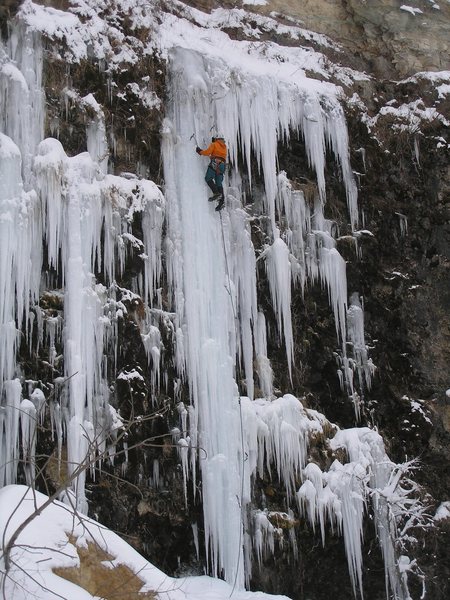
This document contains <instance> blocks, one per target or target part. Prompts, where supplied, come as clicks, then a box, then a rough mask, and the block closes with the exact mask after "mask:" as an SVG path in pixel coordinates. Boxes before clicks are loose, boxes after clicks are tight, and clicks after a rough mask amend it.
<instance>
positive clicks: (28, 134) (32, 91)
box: [0, 25, 44, 486]
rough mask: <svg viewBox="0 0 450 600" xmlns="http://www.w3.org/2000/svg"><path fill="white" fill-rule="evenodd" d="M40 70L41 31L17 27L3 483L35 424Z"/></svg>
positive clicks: (8, 175) (4, 230)
mask: <svg viewBox="0 0 450 600" xmlns="http://www.w3.org/2000/svg"><path fill="white" fill-rule="evenodd" d="M41 75H42V48H41V41H40V36H39V34H37V33H29V32H27V31H26V30H25V29H24V28H22V27H21V26H20V25H19V26H15V27H13V28H12V31H11V35H10V38H9V40H8V43H7V45H4V44H3V43H2V42H1V41H0V456H1V457H2V461H1V465H0V486H1V485H5V484H8V483H12V482H13V481H14V480H15V477H16V469H17V460H18V435H19V420H20V419H19V415H20V414H22V415H23V422H22V430H23V431H25V430H27V431H31V429H33V427H32V421H33V416H32V414H31V412H30V411H23V412H22V413H21V409H20V406H21V390H20V382H19V380H18V379H13V378H14V377H16V375H17V372H16V352H17V349H18V344H19V341H20V337H19V336H20V330H21V329H22V326H24V332H25V333H26V331H27V328H28V320H29V306H30V302H31V303H34V302H35V301H36V299H37V297H38V294H39V283H40V272H41V263H42V235H41V224H40V210H39V202H38V199H37V195H36V193H35V192H34V190H32V189H31V164H32V158H33V155H34V151H35V149H36V146H37V144H38V143H39V141H40V140H41V139H42V136H43V115H44V102H43V98H44V97H43V91H42V88H41ZM26 423H28V424H29V425H30V426H29V427H28V429H27V425H26ZM34 423H35V419H34ZM32 437H33V436H31V437H30V440H29V441H30V443H29V444H28V447H27V452H28V454H30V453H31V452H32V451H33V441H32Z"/></svg>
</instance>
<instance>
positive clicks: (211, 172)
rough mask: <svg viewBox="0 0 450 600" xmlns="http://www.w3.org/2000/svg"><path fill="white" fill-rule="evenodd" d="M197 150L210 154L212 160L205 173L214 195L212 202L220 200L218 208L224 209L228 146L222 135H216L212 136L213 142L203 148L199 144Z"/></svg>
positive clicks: (206, 154) (205, 154) (201, 153)
mask: <svg viewBox="0 0 450 600" xmlns="http://www.w3.org/2000/svg"><path fill="white" fill-rule="evenodd" d="M195 151H196V152H197V154H200V155H202V156H210V157H211V161H210V163H209V165H208V168H207V170H206V175H205V181H206V183H207V184H208V186H209V187H210V188H211V190H212V193H213V195H212V196H211V198H209V201H210V202H213V201H214V200H218V201H219V202H218V204H217V206H216V210H222V208H223V207H224V205H225V196H224V193H223V185H222V184H223V176H224V173H225V162H226V160H227V146H226V144H225V141H224V139H223V136H222V135H216V136H215V137H213V138H212V142H211V144H210V145H209V146H208V147H207V148H206V150H202V149H201V148H199V147H198V146H197V147H196V149H195Z"/></svg>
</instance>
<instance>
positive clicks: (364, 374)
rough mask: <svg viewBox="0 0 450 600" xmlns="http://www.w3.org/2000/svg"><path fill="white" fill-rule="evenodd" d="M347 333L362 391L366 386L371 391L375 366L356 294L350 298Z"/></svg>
mask: <svg viewBox="0 0 450 600" xmlns="http://www.w3.org/2000/svg"><path fill="white" fill-rule="evenodd" d="M347 331H348V339H349V342H350V344H351V351H352V354H353V358H354V361H355V366H356V369H357V372H358V378H359V387H360V390H361V391H362V390H363V388H364V385H365V386H366V387H367V389H368V390H370V387H371V383H372V375H373V372H374V365H373V363H372V361H371V360H370V359H369V357H368V352H367V346H366V342H365V339H364V312H363V309H362V306H361V302H360V300H359V297H358V294H356V293H354V294H352V295H351V296H350V306H349V308H348V311H347Z"/></svg>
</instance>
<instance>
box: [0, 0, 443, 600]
mask: <svg viewBox="0 0 450 600" xmlns="http://www.w3.org/2000/svg"><path fill="white" fill-rule="evenodd" d="M252 19H253V21H252ZM233 31H234V32H235V31H240V32H241V34H240V35H236V34H234V35H232V32H233ZM255 31H263V32H265V34H266V35H267V36H269V39H267V40H265V41H258V40H257V39H256V38H255ZM270 37H273V38H274V40H276V41H271V40H270ZM239 38H240V39H239ZM281 38H282V39H283V40H284V41H286V39H287V40H288V42H287V43H286V44H281V43H278V42H279V41H280V39H281ZM305 40H308V41H309V42H310V43H311V44H312V46H305V45H304V44H305ZM325 50H326V52H328V53H338V52H339V51H340V50H339V47H338V46H337V45H334V44H333V42H332V41H331V40H330V39H328V38H326V37H325V36H323V35H319V34H314V33H312V32H308V31H307V30H305V29H303V28H302V27H300V26H299V24H298V23H295V24H291V25H286V24H283V23H281V22H280V20H279V19H277V18H276V16H275V15H270V16H262V15H258V16H256V15H255V14H254V13H251V12H250V13H249V12H246V11H245V10H244V9H243V8H239V9H238V8H236V7H235V8H233V9H225V8H224V9H217V10H215V11H213V12H212V13H208V14H207V13H203V12H201V11H199V10H197V9H194V8H191V7H189V6H188V5H185V4H182V3H179V2H171V3H167V4H165V3H163V4H161V3H152V2H150V3H148V4H146V5H143V4H142V3H140V2H138V1H137V0H136V1H133V0H121V1H119V0H118V1H117V2H114V3H107V4H102V3H98V2H94V1H93V0H92V1H91V0H89V1H87V0H77V1H71V2H70V3H69V6H59V5H58V7H53V6H41V5H38V4H34V3H32V2H30V1H28V0H27V1H25V2H24V3H23V4H22V6H21V7H20V9H19V11H18V13H17V15H16V17H15V20H14V21H13V22H11V29H10V31H9V35H8V39H7V40H6V41H5V42H4V44H3V45H2V47H1V48H0V107H1V109H2V110H1V121H0V125H1V134H0V155H1V159H2V160H1V164H0V170H1V175H2V177H1V184H0V185H1V187H0V210H1V220H0V227H1V241H0V244H1V265H0V283H1V285H0V293H1V298H0V300H1V302H0V306H1V328H2V334H3V335H2V338H1V353H0V376H1V381H0V385H1V389H0V391H1V394H2V396H1V397H2V407H1V408H2V410H1V413H0V417H1V422H0V450H1V456H2V462H1V464H0V484H1V485H8V484H13V483H16V482H17V481H19V482H22V481H26V483H28V484H30V485H35V484H36V483H37V484H38V485H39V486H41V485H43V481H44V480H45V479H48V480H49V481H50V485H51V486H53V488H54V489H56V490H57V492H58V495H59V497H60V498H61V499H63V500H64V501H65V502H67V503H72V504H73V505H74V506H75V507H76V510H77V511H79V512H80V513H87V512H88V511H89V510H91V512H92V511H94V512H95V511H96V508H95V501H91V502H90V501H89V495H90V494H91V493H92V490H91V489H90V487H89V486H90V483H92V484H94V485H95V482H96V481H99V482H100V483H101V482H102V481H103V476H102V470H104V471H105V473H108V472H110V473H111V474H112V475H114V474H115V476H118V475H120V478H121V479H123V480H124V481H129V483H131V484H132V485H133V486H137V488H136V489H139V490H140V492H139V493H140V494H141V496H142V498H143V499H144V498H147V496H148V494H149V493H151V494H155V495H158V493H161V494H163V493H165V492H167V488H168V487H170V485H171V484H170V483H169V481H170V478H172V479H173V481H174V483H173V485H174V486H175V485H178V486H179V487H180V489H182V491H183V496H184V500H183V501H184V504H185V507H184V510H185V513H186V515H188V516H189V515H190V514H191V515H192V517H190V518H191V519H192V542H191V543H192V544H193V545H194V546H195V548H196V553H197V559H198V560H199V563H200V564H201V565H203V567H202V568H204V569H205V571H206V572H207V573H208V574H211V575H213V576H215V577H221V578H224V579H225V580H226V581H227V582H228V583H229V584H230V585H231V586H232V590H233V591H234V590H242V589H244V588H245V587H246V586H247V587H248V586H249V585H251V581H252V575H253V574H254V572H255V569H256V568H257V566H258V565H260V564H261V563H262V562H263V561H264V560H265V559H266V558H267V557H268V556H273V557H274V559H275V560H276V557H277V555H278V553H281V552H282V548H283V545H284V546H286V545H287V546H288V547H289V551H288V552H289V554H290V556H291V557H292V561H294V562H293V566H292V569H293V571H294V572H295V569H296V568H297V567H296V566H295V564H296V563H295V561H296V560H297V559H298V552H299V551H298V540H297V534H296V532H295V529H296V527H297V526H298V523H299V521H301V522H303V523H305V525H306V524H308V527H310V528H311V529H312V531H313V532H314V531H315V528H316V527H317V528H318V530H319V531H320V540H321V543H322V545H326V543H327V539H328V536H329V534H328V532H327V530H328V529H330V530H331V535H332V536H339V537H342V539H343V546H344V548H345V556H346V560H347V564H348V570H349V574H350V581H351V587H352V589H353V592H354V593H355V594H359V593H361V594H362V591H363V587H364V583H363V570H364V550H363V537H364V535H363V533H364V520H365V518H366V515H367V514H370V515H371V517H372V518H373V521H374V524H375V529H374V532H373V533H372V536H374V537H375V536H376V537H377V539H378V542H379V545H380V548H381V552H382V556H383V561H384V570H385V581H386V593H387V594H388V596H389V594H390V595H392V597H394V598H398V599H403V598H404V599H406V598H409V597H410V590H409V587H408V573H415V574H416V576H417V575H418V576H419V579H420V580H421V581H422V580H423V576H422V574H421V571H420V569H418V568H417V565H416V563H415V560H414V556H412V555H410V556H408V552H409V550H410V549H411V548H412V546H413V544H412V541H413V540H412V539H408V538H409V537H411V536H409V531H410V529H411V528H413V527H426V526H427V522H426V518H425V517H424V509H423V506H422V504H421V500H420V498H419V494H418V487H417V485H416V484H414V483H413V482H412V481H411V480H409V479H408V477H407V466H403V465H401V464H395V463H394V462H393V461H391V460H390V459H389V458H388V456H387V454H386V450H385V444H384V441H383V438H382V436H381V435H380V434H379V433H378V432H377V431H376V429H375V427H374V424H376V422H377V416H376V407H374V406H370V405H369V404H366V403H365V397H366V395H367V394H369V393H370V389H371V385H372V380H373V376H374V373H375V369H376V367H375V365H374V363H373V360H372V358H371V353H370V348H369V346H368V344H367V343H366V334H365V330H364V298H363V293H362V290H359V289H357V288H356V289H355V288H354V287H352V289H348V285H347V262H348V260H349V256H351V257H352V258H351V260H353V261H354V262H355V264H358V260H359V259H361V257H362V250H361V245H362V244H363V242H364V240H367V239H370V238H373V233H372V232H371V231H370V230H368V229H367V228H366V227H365V219H366V216H365V212H364V211H363V210H361V207H359V206H358V191H357V182H358V179H357V178H359V177H360V176H361V173H359V172H356V173H355V169H354V167H352V165H351V161H350V148H349V137H348V131H347V123H346V118H345V115H344V107H348V106H355V107H356V106H359V105H360V104H361V103H362V100H361V99H358V98H357V97H356V96H355V95H353V96H350V95H347V96H345V93H344V90H343V87H342V86H345V88H346V89H352V86H353V87H354V88H355V89H356V88H357V87H358V86H363V87H364V86H365V85H367V82H368V81H369V77H368V76H367V75H366V74H364V73H362V72H359V71H355V70H353V69H351V68H349V67H346V66H342V65H340V64H338V62H337V61H336V62H332V61H331V60H330V58H329V57H327V56H326V54H325V53H324V52H325ZM64 62H65V63H66V65H67V69H66V71H65V72H64V69H63V68H62V67H61V66H62V65H63V64H64ZM58 75H59V76H60V77H62V80H59V79H58ZM442 77H444V75H442ZM43 81H44V82H45V83H43ZM344 99H345V103H346V104H344ZM393 110H394V109H393ZM386 114H387V111H385V112H384V113H382V112H381V111H380V114H379V115H377V116H375V117H370V116H369V115H368V113H367V112H365V113H364V115H363V116H362V118H361V120H362V122H365V126H366V127H367V129H368V130H369V131H370V130H371V129H373V128H376V126H377V123H378V120H379V119H382V118H383V116H385V115H386ZM408 114H409V115H410V114H411V112H409V113H408ZM397 116H398V115H397ZM429 116H430V118H434V119H437V120H438V121H439V117H438V116H436V115H433V116H432V115H431V114H430V115H429ZM422 118H425V117H424V116H423V115H422ZM442 119H444V120H445V117H442ZM151 120H153V123H154V125H153V126H151V127H149V130H152V129H153V132H152V136H153V137H152V140H153V141H155V140H157V142H156V147H155V148H153V149H152V148H148V145H149V141H150V138H149V137H148V138H146V137H145V131H146V130H145V129H144V124H145V123H146V121H151ZM440 122H443V121H442V120H441V121H440ZM155 130H157V131H158V130H159V131H158V135H156V134H155ZM218 132H220V133H221V134H222V135H223V136H224V137H225V139H226V141H227V145H228V151H229V168H228V171H227V175H226V178H225V190H226V207H225V210H224V211H223V212H221V213H217V212H216V211H214V207H213V206H212V205H211V204H210V203H208V201H207V199H208V197H207V188H206V186H205V184H204V180H203V176H204V171H205V168H206V164H207V163H205V159H201V158H199V157H198V155H197V154H196V153H195V152H194V150H195V145H200V146H202V147H204V146H205V145H207V144H208V143H209V139H210V137H211V135H214V134H216V133H218ZM159 147H160V149H161V163H160V164H159V165H158V166H157V165H156V164H155V162H154V161H155V158H156V159H158V158H159V157H158V154H159ZM283 148H284V149H289V151H290V153H291V155H290V159H289V161H288V162H289V163H293V164H295V162H296V161H297V162H298V164H299V165H302V166H303V170H302V168H297V170H294V169H293V168H292V167H290V168H289V169H288V172H286V171H285V170H283V169H282V168H280V162H282V157H283V152H285V151H286V150H283ZM296 152H297V153H298V155H297V154H296ZM416 152H417V150H416ZM360 155H361V157H362V160H364V149H362V148H361V149H360ZM330 173H332V174H333V175H332V186H333V190H332V194H333V197H336V196H337V197H338V198H339V208H338V209H337V211H338V212H339V213H340V214H339V218H337V217H336V216H334V217H333V216H332V215H333V214H334V208H331V209H330V201H329V195H330V190H329V187H330V186H329V181H330ZM153 180H155V181H156V183H155V181H153ZM157 184H158V185H157ZM401 222H402V223H403V227H405V226H406V225H405V221H404V220H403V221H401ZM342 248H344V250H345V255H344V254H343V250H342ZM353 285H354V284H353ZM313 294H314V295H313ZM308 297H310V298H311V300H308ZM317 298H321V300H319V301H321V302H323V309H322V310H323V311H324V314H326V313H328V318H329V319H330V322H331V321H333V322H334V327H331V328H330V329H331V331H333V330H334V331H333V334H332V335H333V338H334V341H333V342H332V344H333V346H334V348H333V350H334V352H333V356H332V357H329V358H332V360H333V361H334V367H333V369H332V370H331V372H330V369H329V372H330V377H331V378H333V379H334V380H335V382H336V384H335V389H336V390H340V391H338V392H337V393H338V394H339V397H340V398H341V401H343V402H344V403H345V409H344V410H346V411H348V409H349V408H350V409H351V410H350V411H348V412H347V414H350V415H352V416H351V417H350V419H352V420H353V424H354V425H356V426H355V427H348V419H349V417H348V416H346V417H345V419H344V418H343V419H342V424H344V425H347V427H338V426H337V425H333V424H332V423H330V421H329V420H328V419H327V418H326V416H327V415H326V412H325V415H324V414H322V413H321V412H318V411H316V410H313V409H312V407H311V406H308V404H309V403H310V402H311V399H310V400H309V401H308V399H307V398H306V397H305V388H306V387H307V386H306V385H305V383H304V382H303V381H302V379H301V377H300V376H299V361H298V356H299V352H300V350H299V349H298V344H299V340H300V339H301V336H300V334H299V330H298V328H299V319H298V317H297V316H296V315H295V314H294V317H293V309H294V310H296V309H297V307H298V302H299V301H300V299H301V301H303V302H304V303H305V306H306V305H308V302H317ZM309 323H310V322H309ZM310 326H311V325H310V324H308V327H310ZM127 328H128V333H127ZM130 332H131V333H130ZM327 335H329V332H328V334H327ZM130 336H131V337H130ZM316 336H317V337H320V336H319V334H318V333H317V334H316ZM129 338H130V339H131V338H132V339H133V340H134V341H133V342H130V341H129ZM125 347H126V348H128V349H129V350H130V352H127V351H126V350H125V349H124V348H125ZM279 347H281V348H282V349H283V352H282V353H280V352H279V351H278V350H277V348H279ZM301 351H302V352H303V353H304V352H305V349H304V348H302V349H301ZM274 361H275V363H276V365H277V369H282V371H283V372H282V373H280V374H278V373H277V371H276V370H274V366H273V365H274ZM280 388H281V389H280ZM312 395H313V394H312ZM312 406H315V404H314V402H313V403H312ZM334 414H335V413H334ZM158 419H159V421H158V422H159V423H160V424H159V425H158V427H159V428H161V419H162V420H163V421H164V427H163V429H160V430H159V431H158V432H155V430H154V429H152V427H153V425H152V422H154V421H155V420H158ZM361 419H362V420H363V423H362V424H363V425H365V424H369V425H370V426H371V427H370V428H369V427H367V426H358V425H361V421H360V420H361ZM335 420H336V419H335ZM149 423H150V425H148V424H149ZM149 427H150V428H149ZM160 439H164V444H163V445H162V446H159V447H158V449H157V450H154V451H153V450H152V451H147V450H146V448H147V446H151V445H154V444H155V442H157V444H160V442H159V440H160ZM36 448H37V451H36ZM171 448H175V449H176V456H173V452H172V450H171ZM150 452H152V453H150ZM171 453H172V460H174V463H177V464H178V468H177V467H176V466H175V470H174V466H172V469H170V468H169V467H167V471H166V473H164V474H163V476H161V474H160V469H164V457H165V456H167V455H168V454H171ZM43 457H44V458H43ZM47 458H49V459H50V461H51V462H52V463H53V464H54V465H56V466H54V467H53V471H52V474H50V469H49V468H48V464H47V463H46V462H45V461H46V459H47ZM175 459H176V460H175ZM80 466H81V467H80ZM177 469H178V470H177ZM174 473H176V476H175V475H174ZM176 480H177V483H175V481H176ZM267 481H274V482H277V483H276V485H277V487H278V488H279V489H280V490H282V501H281V502H280V503H279V504H278V506H277V508H278V510H273V506H272V502H271V501H270V498H268V492H267V486H266V484H265V483H264V482H267ZM162 482H163V483H162ZM161 487H163V488H164V490H162V489H160V488H161ZM262 490H264V491H262ZM193 507H197V509H196V512H195V511H194V509H193ZM269 507H271V508H269ZM369 507H370V508H369ZM199 508H200V509H201V514H199V512H198V509H199ZM136 510H137V511H138V513H139V515H140V516H141V515H145V514H146V512H151V510H148V503H147V504H146V503H145V502H144V500H141V502H140V503H139V505H138V506H137V509H136ZM282 523H284V525H283V524H282ZM199 529H200V530H201V531H202V532H203V535H202V536H200V537H201V539H200V540H199V533H198V531H199ZM147 534H148V535H149V536H151V535H152V534H151V531H148V532H147ZM146 543H147V542H146V541H145V540H143V549H144V550H145V544H146Z"/></svg>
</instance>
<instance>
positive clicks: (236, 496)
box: [163, 50, 244, 588]
mask: <svg viewBox="0 0 450 600" xmlns="http://www.w3.org/2000/svg"><path fill="white" fill-rule="evenodd" d="M170 69H171V81H170V94H169V97H170V98H171V101H170V107H169V115H170V118H171V121H172V129H170V124H169V123H166V126H165V130H164V138H163V157H164V175H165V181H166V202H167V213H168V240H169V241H168V244H170V246H171V249H172V253H171V255H170V256H169V257H168V259H169V265H168V271H169V280H170V282H171V284H172V287H173V296H174V299H175V301H176V310H177V313H178V319H179V323H180V329H181V332H182V338H183V347H184V360H185V368H186V373H187V376H188V380H189V385H190V391H191V401H192V405H193V411H191V414H190V421H191V427H192V424H194V425H197V424H198V438H197V444H198V446H199V448H201V449H202V450H201V452H200V453H199V459H200V467H201V472H202V498H203V509H204V519H205V545H206V548H207V549H208V562H209V569H210V570H211V572H212V573H214V574H215V575H219V574H223V575H224V577H225V579H226V580H227V581H229V582H236V585H237V586H238V588H241V587H243V585H244V564H243V551H242V544H243V531H242V520H241V506H240V499H241V497H242V491H241V485H240V482H241V475H242V474H241V473H240V469H241V463H242V460H243V457H242V454H241V439H240V434H239V431H240V425H239V404H238V399H237V390H236V384H235V380H234V377H233V366H234V356H235V353H236V346H235V344H234V343H233V340H234V339H235V335H234V328H235V320H234V315H233V306H232V299H231V295H230V293H229V291H230V292H231V293H233V292H232V290H230V289H228V290H227V287H228V286H229V282H228V277H227V269H226V263H225V257H224V249H223V244H222V231H221V219H220V216H219V215H218V214H217V212H215V211H214V206H213V205H211V204H209V203H208V202H207V197H208V196H207V189H208V188H207V187H206V185H205V183H204V180H203V176H204V173H205V170H206V166H207V160H206V159H202V158H200V157H199V156H197V154H196V153H195V143H194V142H193V141H192V140H191V136H192V134H196V136H197V139H198V140H199V143H202V142H201V141H200V140H203V142H204V141H205V140H206V139H208V137H209V130H210V127H211V120H210V117H209V110H208V105H209V96H208V85H209V80H208V79H209V78H208V74H207V72H206V70H205V66H204V63H203V60H202V58H201V57H200V56H199V55H198V54H196V53H193V52H189V51H183V50H175V51H173V52H172V54H171V61H170ZM233 301H234V302H236V298H235V297H234V300H233ZM235 306H236V304H235ZM180 337H181V336H180V335H179V338H180ZM194 435H195V432H194ZM191 443H192V435H191Z"/></svg>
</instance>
